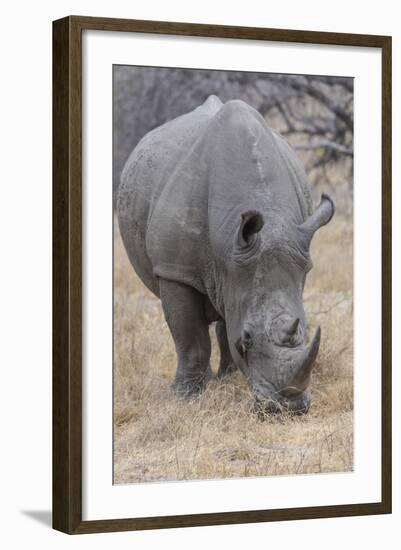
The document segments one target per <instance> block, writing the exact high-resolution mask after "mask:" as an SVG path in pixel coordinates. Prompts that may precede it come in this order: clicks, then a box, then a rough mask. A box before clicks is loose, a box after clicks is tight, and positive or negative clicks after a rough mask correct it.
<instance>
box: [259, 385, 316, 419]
mask: <svg viewBox="0 0 401 550" xmlns="http://www.w3.org/2000/svg"><path fill="white" fill-rule="evenodd" d="M254 397H255V411H256V412H257V413H258V414H260V415H261V416H264V415H280V414H289V415H294V416H302V415H304V414H306V413H307V412H308V411H309V408H310V403H311V398H310V392H309V390H304V391H297V390H295V389H292V388H291V389H286V390H283V391H281V392H275V393H272V395H270V396H262V395H261V394H259V393H258V392H257V391H256V392H254Z"/></svg>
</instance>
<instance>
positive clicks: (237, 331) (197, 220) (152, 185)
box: [117, 96, 334, 414]
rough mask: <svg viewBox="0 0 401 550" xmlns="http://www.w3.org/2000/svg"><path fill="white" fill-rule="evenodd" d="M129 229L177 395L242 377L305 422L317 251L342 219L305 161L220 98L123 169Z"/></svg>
mask: <svg viewBox="0 0 401 550" xmlns="http://www.w3.org/2000/svg"><path fill="white" fill-rule="evenodd" d="M117 213H118V220H119V227H120V232H121V236H122V240H123V243H124V246H125V248H126V251H127V254H128V257H129V259H130V261H131V263H132V265H133V267H134V269H135V271H136V272H137V274H138V275H139V277H140V278H141V280H142V281H143V283H144V284H145V285H146V286H147V287H148V288H149V289H150V290H151V291H152V292H153V293H154V294H155V295H156V296H158V297H159V298H160V300H161V303H162V308H163V311H164V316H165V319H166V321H167V324H168V326H169V329H170V332H171V334H172V337H173V340H174V343H175V349H176V353H177V370H176V374H175V379H174V382H173V388H175V390H176V391H177V392H178V393H179V394H182V395H191V394H193V393H194V392H199V391H201V390H202V389H203V388H204V387H205V384H206V383H207V381H208V380H209V379H210V377H211V376H212V373H211V369H210V365H209V360H210V354H211V342H210V336H209V325H210V324H211V323H213V322H216V336H217V341H218V344H219V348H220V364H219V369H218V373H217V376H223V375H224V374H226V373H228V372H231V371H233V370H234V369H236V368H239V369H240V370H241V371H242V372H243V374H244V375H245V377H246V379H247V381H248V383H249V386H250V389H251V391H252V393H253V396H254V398H255V400H256V401H255V403H256V404H258V405H259V406H261V407H262V408H263V410H264V411H267V412H268V413H279V412H281V411H283V410H286V411H289V412H290V413H299V414H302V413H305V412H307V411H308V409H309V406H310V390H309V386H310V379H311V371H312V367H313V364H314V361H315V358H316V356H317V353H318V349H319V344H320V328H318V329H317V331H316V333H315V335H314V336H313V338H312V339H311V341H310V343H307V320H306V316H305V311H304V307H303V289H304V285H305V278H306V275H307V273H308V272H309V270H310V269H311V268H312V260H311V258H310V252H309V250H310V242H311V239H312V237H313V235H314V233H315V231H316V230H317V229H319V228H320V227H322V226H323V225H325V224H327V223H328V222H329V221H330V220H331V218H332V216H333V214H334V204H333V201H332V200H331V199H330V198H329V197H328V196H327V195H325V194H323V195H322V197H321V202H320V204H319V206H317V208H316V209H315V210H313V208H312V201H311V196H310V193H309V191H308V183H307V178H306V174H305V171H304V168H303V166H302V163H301V162H300V160H299V159H298V157H297V156H296V154H295V152H294V151H293V150H292V149H291V147H290V146H289V144H288V143H287V142H286V141H285V140H284V138H283V137H282V136H281V135H279V134H278V133H277V132H276V131H274V130H273V129H271V128H270V127H269V126H268V125H267V123H266V121H265V119H264V118H263V117H262V116H261V114H259V113H258V112H257V111H256V110H255V109H254V108H252V107H251V106H249V105H248V104H247V103H245V102H243V101H241V100H230V101H228V102H226V103H222V102H221V101H220V99H219V98H218V97H216V96H210V97H209V98H208V99H207V100H206V101H205V102H204V103H203V104H202V105H200V106H199V107H197V108H196V109H195V110H193V111H191V112H189V113H187V114H185V115H183V116H180V117H178V118H176V119H174V120H171V121H169V122H167V123H166V124H163V125H162V126H160V127H158V128H156V129H154V130H152V131H151V132H149V133H148V134H147V135H145V137H144V138H143V139H142V140H141V141H140V142H139V143H138V145H137V146H136V147H135V149H134V150H133V152H132V153H131V155H130V157H129V158H128V160H127V162H126V164H125V167H124V169H123V171H122V175H121V182H120V186H119V190H118V197H117Z"/></svg>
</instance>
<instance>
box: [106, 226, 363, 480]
mask: <svg viewBox="0 0 401 550" xmlns="http://www.w3.org/2000/svg"><path fill="white" fill-rule="evenodd" d="M312 257H313V258H314V263H315V267H314V269H313V270H312V271H311V273H310V275H309V278H308V282H307V287H306V289H305V308H306V311H307V314H308V318H309V320H310V323H311V327H312V329H313V326H316V325H317V324H320V325H321V327H322V343H321V347H320V352H319V356H318V361H317V364H316V366H315V369H314V377H313V383H312V388H311V389H312V407H311V410H310V412H309V414H308V415H306V416H305V417H302V418H295V419H294V418H286V417H280V418H278V417H276V418H269V419H268V420H266V421H264V422H261V421H260V419H258V418H257V417H256V416H255V415H254V414H253V413H252V411H251V407H252V399H251V396H250V392H249V390H248V387H247V385H246V383H245V381H244V379H243V377H242V375H241V374H240V373H235V374H233V375H231V376H229V377H227V378H226V379H224V380H219V381H217V380H213V381H212V382H211V383H210V384H209V386H208V388H207V390H206V391H205V393H204V394H203V395H201V396H200V397H197V398H193V399H191V400H189V401H184V400H181V399H178V398H177V397H175V396H174V395H173V393H172V392H171V390H170V384H171V381H172V378H173V376H174V372H175V362H176V359H175V351H174V345H173V342H172V339H171V337H170V334H169V332H168V328H167V325H166V323H165V321H164V318H163V313H162V310H161V306H160V302H159V300H158V299H156V298H155V297H154V296H153V295H152V294H151V293H150V292H149V291H148V290H147V289H146V288H145V287H144V286H143V284H142V283H141V281H140V280H139V279H138V277H137V276H136V274H135V272H134V270H133V269H132V267H131V265H130V264H129V261H128V258H127V256H126V254H125V251H124V248H123V245H122V242H121V238H120V235H119V233H118V227H117V224H116V230H115V262H114V264H115V267H114V270H115V294H114V296H115V297H114V315H115V332H114V338H115V343H114V345H115V357H114V424H115V431H114V482H115V483H132V482H142V481H152V480H183V479H210V478H228V477H243V476H259V475H260V476H266V475H277V474H281V475H284V474H305V473H313V472H339V471H341V472H343V471H348V470H351V469H352V467H353V378H352V368H353V367H352V356H353V351H352V342H353V338H352V319H353V314H352V225H351V224H350V222H349V221H346V220H345V219H341V217H340V216H336V218H335V219H334V220H333V222H332V223H331V224H330V225H329V226H328V227H327V228H323V229H322V230H321V231H319V232H318V234H317V235H316V236H315V239H314V242H313V247H312ZM211 328H212V330H211V332H212V335H213V336H212V337H213V355H212V368H213V369H214V370H216V367H217V362H218V355H217V345H216V342H215V339H214V330H213V327H211Z"/></svg>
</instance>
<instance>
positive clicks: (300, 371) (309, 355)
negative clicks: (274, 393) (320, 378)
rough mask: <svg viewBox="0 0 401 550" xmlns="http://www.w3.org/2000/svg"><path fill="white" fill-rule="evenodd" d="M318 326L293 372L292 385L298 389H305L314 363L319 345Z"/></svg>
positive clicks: (319, 332)
mask: <svg viewBox="0 0 401 550" xmlns="http://www.w3.org/2000/svg"><path fill="white" fill-rule="evenodd" d="M320 334H321V331H320V327H318V328H317V330H316V333H315V336H314V337H313V340H312V342H311V343H310V344H309V346H308V347H307V348H306V349H305V350H304V351H303V352H302V356H301V358H300V361H299V363H298V367H297V370H296V372H295V373H294V374H293V380H292V386H295V387H297V388H298V389H305V388H306V387H307V385H308V384H309V378H310V375H311V372H312V369H313V365H314V363H315V359H316V356H317V353H318V351H319V346H320Z"/></svg>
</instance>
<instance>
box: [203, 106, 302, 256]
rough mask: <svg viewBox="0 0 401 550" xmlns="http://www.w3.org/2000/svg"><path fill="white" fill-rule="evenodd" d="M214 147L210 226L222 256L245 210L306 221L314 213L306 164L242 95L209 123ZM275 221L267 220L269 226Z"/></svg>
mask: <svg viewBox="0 0 401 550" xmlns="http://www.w3.org/2000/svg"><path fill="white" fill-rule="evenodd" d="M208 134H209V136H210V139H209V143H211V149H210V150H211V151H215V152H216V153H215V154H214V155H213V154H212V155H211V158H210V167H209V174H210V182H209V197H208V203H209V231H210V235H211V243H212V246H213V248H214V253H215V256H216V257H217V258H223V259H224V258H225V255H226V254H227V253H228V251H229V249H230V246H232V244H233V235H234V234H235V232H236V230H237V228H238V227H239V224H240V220H241V213H243V212H246V211H248V210H257V211H260V212H261V213H262V214H263V216H264V217H265V220H266V221H268V220H269V217H271V214H272V213H274V215H275V216H277V215H279V216H280V217H281V219H283V220H285V221H286V222H288V223H295V224H300V223H302V222H303V221H305V219H306V218H307V216H309V214H310V213H311V198H310V194H309V191H308V184H307V178H306V174H305V171H304V168H303V166H302V163H301V162H300V160H299V159H298V157H297V156H296V154H295V152H294V151H293V150H292V148H291V147H290V146H289V145H288V144H287V142H286V141H285V140H284V139H283V138H282V137H281V136H280V135H279V134H278V133H277V132H275V131H274V130H272V129H271V128H270V127H269V126H268V125H267V123H266V121H265V120H264V118H263V117H262V116H261V115H260V114H259V113H258V112H257V111H256V110H255V109H253V108H252V107H250V106H249V105H247V104H246V103H244V102H243V101H240V100H233V101H229V102H227V103H226V104H225V105H224V107H222V108H221V109H220V111H219V112H218V113H217V114H216V116H215V117H214V118H213V121H212V122H211V124H210V125H209V126H208ZM268 227H269V224H268V223H267V224H266V230H268Z"/></svg>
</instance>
